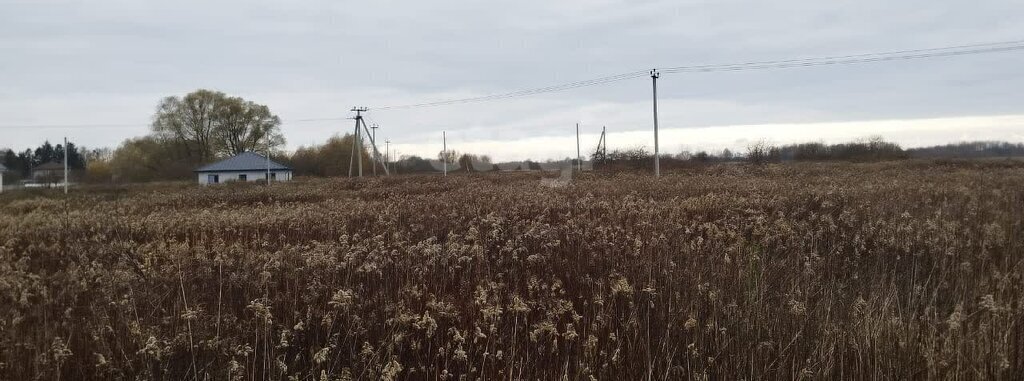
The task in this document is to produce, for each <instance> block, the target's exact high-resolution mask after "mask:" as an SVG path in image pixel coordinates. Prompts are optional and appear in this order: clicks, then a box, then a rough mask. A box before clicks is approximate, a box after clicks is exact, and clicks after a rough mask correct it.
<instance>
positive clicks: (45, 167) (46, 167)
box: [32, 161, 64, 171]
mask: <svg viewBox="0 0 1024 381" xmlns="http://www.w3.org/2000/svg"><path fill="white" fill-rule="evenodd" d="M58 169H59V170H61V171H63V170H64V164H62V163H58V162H55V161H51V162H49V163H43V164H39V165H37V166H36V167H35V168H32V170H33V171H53V170H58Z"/></svg>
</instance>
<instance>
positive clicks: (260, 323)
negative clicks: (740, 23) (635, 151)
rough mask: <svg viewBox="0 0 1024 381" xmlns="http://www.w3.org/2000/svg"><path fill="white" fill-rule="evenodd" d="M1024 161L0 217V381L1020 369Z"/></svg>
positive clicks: (414, 185) (217, 200) (75, 204)
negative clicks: (40, 380)
mask: <svg viewBox="0 0 1024 381" xmlns="http://www.w3.org/2000/svg"><path fill="white" fill-rule="evenodd" d="M1022 231H1024V163H1016V164H1008V163H1002V162H999V163H990V164H977V165H974V164H968V165H963V164H956V163H952V164H944V165H935V164H927V163H917V162H904V163H898V164H829V165H813V164H800V165H786V166H767V167H747V166H736V165H731V166H730V165H723V166H716V167H711V168H708V169H703V170H694V171H693V172H690V173H685V174H683V173H677V174H673V175H671V176H669V177H667V178H663V179H662V180H661V181H656V180H654V179H652V178H651V177H650V176H648V175H643V174H617V175H612V176H607V177H604V176H594V175H590V177H587V178H584V179H582V180H580V181H577V182H575V183H574V184H573V185H570V186H568V187H562V188H548V187H543V186H541V185H540V181H538V179H537V177H536V176H532V177H531V176H529V175H508V174H492V175H474V176H461V177H460V176H452V177H448V178H447V179H442V178H440V177H438V176H429V177H428V176H425V177H402V178H392V179H379V180H363V181H348V180H340V179H339V180H317V181H308V182H295V183H291V184H279V185H275V186H273V187H270V188H267V187H264V186H255V185H249V186H227V187H210V188H207V189H198V188H196V187H194V186H192V185H184V184H178V185H162V186H145V187H132V188H103V189H93V190H91V191H83V192H78V193H76V194H74V195H72V196H71V197H70V198H69V199H67V200H66V201H65V200H64V199H63V198H62V197H60V196H59V195H58V194H56V193H52V194H41V195H25V194H22V195H20V196H19V195H17V194H13V193H9V194H4V195H3V197H0V306H2V307H0V362H2V364H0V378H3V379H12V380H15V379H18V380H31V379H97V378H104V379H108V378H109V379H167V380H181V379H186V380H187V379H210V380H214V379H217V380H222V379H232V380H243V379H244V380H252V379H275V380H276V379H301V380H313V379H329V380H335V379H384V380H392V379H402V380H413V379H467V380H474V379H531V380H532V379H545V380H550V379H659V380H660V379H670V380H675V379H688V378H689V379H708V378H711V379H738V378H746V379H751V378H755V379H757V378H785V379H792V378H823V379H869V378H872V379H873V378H896V379H913V378H953V377H957V378H996V379H1020V377H1022V375H1024V354H1022V353H1021V352H1022V349H1021V348H1022V347H1024V334H1022V326H1021V324H1022V316H1024V289H1022V287H1024V280H1022V279H1021V278H1022V272H1024V266H1022V263H1024V255H1022V254H1024V234H1022Z"/></svg>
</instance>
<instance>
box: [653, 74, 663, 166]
mask: <svg viewBox="0 0 1024 381" xmlns="http://www.w3.org/2000/svg"><path fill="white" fill-rule="evenodd" d="M660 76H661V74H660V73H658V69H651V88H652V89H653V90H654V177H661V163H660V162H659V160H658V77H660Z"/></svg>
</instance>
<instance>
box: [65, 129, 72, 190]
mask: <svg viewBox="0 0 1024 381" xmlns="http://www.w3.org/2000/svg"><path fill="white" fill-rule="evenodd" d="M70 152H71V151H70V150H68V138H67V136H65V137H64V194H68V153H70Z"/></svg>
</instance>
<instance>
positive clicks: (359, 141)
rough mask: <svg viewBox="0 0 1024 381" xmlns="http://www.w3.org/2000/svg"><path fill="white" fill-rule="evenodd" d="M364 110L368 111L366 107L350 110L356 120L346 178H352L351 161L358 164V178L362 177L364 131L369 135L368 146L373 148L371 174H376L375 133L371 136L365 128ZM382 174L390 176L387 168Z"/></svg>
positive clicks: (378, 162) (377, 158) (378, 160)
mask: <svg viewBox="0 0 1024 381" xmlns="http://www.w3.org/2000/svg"><path fill="white" fill-rule="evenodd" d="M366 110H369V109H368V108H366V107H353V108H352V111H353V112H355V113H356V117H355V118H353V119H355V120H356V130H355V136H354V139H353V140H352V154H351V155H350V156H349V161H348V177H352V162H353V161H355V162H358V163H359V177H363V132H364V131H365V132H366V133H367V134H369V135H370V146H371V147H373V162H374V167H373V173H374V174H376V173H377V167H376V165H377V164H380V150H378V149H377V142H376V140H375V139H374V135H376V132H374V133H372V134H371V133H370V129H369V127H367V126H366V121H364V120H363V114H362V113H363V112H365V111H366ZM360 127H362V128H361V129H360ZM375 128H376V127H375ZM384 174H385V175H390V172H389V171H388V168H387V167H384Z"/></svg>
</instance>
